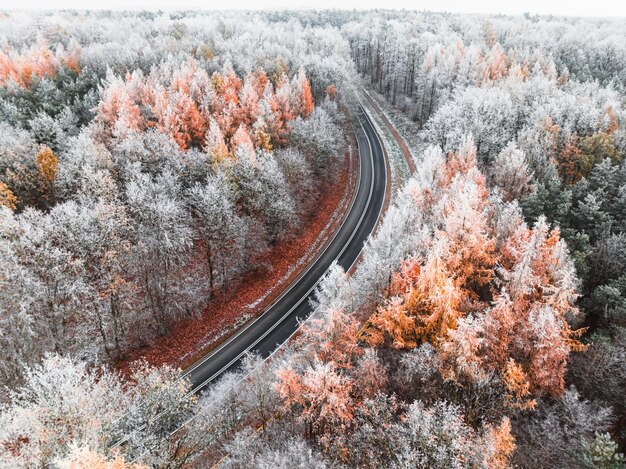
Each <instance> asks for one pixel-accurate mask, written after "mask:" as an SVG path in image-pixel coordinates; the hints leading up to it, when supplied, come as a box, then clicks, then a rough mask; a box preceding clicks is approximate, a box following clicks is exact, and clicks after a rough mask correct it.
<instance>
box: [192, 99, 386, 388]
mask: <svg viewBox="0 0 626 469" xmlns="http://www.w3.org/2000/svg"><path fill="white" fill-rule="evenodd" d="M359 120H360V122H361V128H360V129H357V132H356V137H357V143H358V146H359V160H360V171H359V173H360V178H359V184H358V187H357V192H356V195H355V196H354V199H353V201H352V206H351V207H350V210H349V213H348V215H347V216H346V218H345V220H344V222H343V224H342V225H341V227H340V228H339V230H338V231H337V232H336V233H335V236H334V238H333V239H332V240H331V242H330V243H328V244H327V245H326V247H325V249H324V251H323V252H322V254H320V255H319V256H318V258H317V259H316V260H315V261H314V262H313V263H312V264H311V265H310V266H309V268H308V269H307V270H306V271H305V273H304V274H302V275H301V276H300V277H299V279H298V280H297V281H296V282H295V283H293V284H292V285H291V286H290V287H289V288H288V289H287V290H286V291H285V292H284V293H283V294H282V296H281V297H280V298H279V299H278V300H276V302H274V303H273V304H272V305H271V306H270V307H269V308H268V309H267V310H266V311H265V312H264V313H263V314H262V315H261V316H260V317H259V318H257V319H256V320H254V321H253V322H251V323H250V324H249V325H248V326H246V327H245V328H244V329H242V330H241V331H239V332H238V333H237V334H236V335H234V336H233V337H231V338H230V339H229V340H228V341H226V342H225V343H224V344H222V345H221V346H220V347H218V348H217V349H215V350H214V351H212V352H211V353H209V354H208V355H206V356H205V357H203V358H202V359H200V360H199V361H198V362H197V363H196V364H195V365H193V366H192V367H190V368H189V369H187V370H186V371H185V373H184V375H183V377H188V378H189V379H190V380H191V382H192V384H193V392H198V391H200V390H202V389H204V388H205V387H206V386H207V385H209V384H210V383H211V382H213V381H214V380H215V379H217V378H218V377H219V376H221V375H222V374H223V373H225V372H227V371H230V370H233V369H236V368H237V367H238V366H239V365H240V364H241V360H242V358H243V357H244V355H245V354H246V353H248V352H251V351H252V352H256V353H258V354H260V355H261V356H263V357H266V356H268V355H269V354H271V353H272V352H273V351H274V350H276V348H277V347H278V346H280V344H282V343H283V342H285V341H286V340H287V339H288V338H289V337H291V335H292V334H293V333H294V332H295V331H296V330H297V329H298V325H299V320H301V319H304V318H306V317H308V316H309V314H311V312H312V311H313V308H312V303H311V300H312V299H313V297H314V294H315V293H314V292H315V288H316V287H317V285H318V283H319V282H320V280H321V279H322V278H323V277H324V274H325V273H326V271H327V270H328V268H329V267H330V266H331V264H332V263H333V262H334V261H337V263H338V264H339V265H340V266H341V267H343V269H344V270H346V271H347V270H349V269H350V267H351V266H352V265H353V264H354V262H355V261H356V260H357V258H358V257H359V255H360V253H361V249H362V248H363V245H364V243H365V241H366V240H367V238H368V236H369V235H370V233H371V232H372V230H373V229H374V227H375V226H376V222H377V221H378V218H379V216H380V213H381V210H382V207H383V203H384V199H385V192H386V188H387V170H386V165H385V156H384V152H383V148H382V144H381V142H380V139H379V138H378V135H377V134H376V132H375V130H374V127H373V125H372V123H371V122H370V120H369V116H367V113H366V112H364V111H363V108H360V112H359Z"/></svg>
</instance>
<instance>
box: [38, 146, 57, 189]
mask: <svg viewBox="0 0 626 469" xmlns="http://www.w3.org/2000/svg"><path fill="white" fill-rule="evenodd" d="M35 163H36V164H37V169H38V171H39V183H40V190H41V193H42V194H43V196H44V198H45V199H50V198H51V197H52V189H53V186H54V181H55V180H56V178H57V174H58V172H59V160H58V159H57V157H56V155H55V154H54V153H53V152H52V150H51V149H50V148H48V147H47V146H45V145H44V146H42V147H41V150H39V152H38V153H37V156H36V157H35Z"/></svg>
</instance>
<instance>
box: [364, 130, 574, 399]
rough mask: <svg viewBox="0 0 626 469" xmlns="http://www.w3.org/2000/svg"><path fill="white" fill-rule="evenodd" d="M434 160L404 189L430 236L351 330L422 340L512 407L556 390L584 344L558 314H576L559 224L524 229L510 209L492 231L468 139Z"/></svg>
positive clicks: (447, 372) (397, 344)
mask: <svg viewBox="0 0 626 469" xmlns="http://www.w3.org/2000/svg"><path fill="white" fill-rule="evenodd" d="M441 164H442V167H441V168H440V169H438V170H436V171H434V175H435V178H436V179H435V181H434V182H433V186H432V187H430V188H428V189H425V191H426V192H428V194H421V193H419V192H416V193H415V194H414V200H415V202H416V204H419V205H420V211H423V212H424V213H427V214H429V216H431V217H432V220H433V221H432V223H434V224H435V229H434V236H433V241H432V244H431V245H430V246H429V249H428V250H427V252H426V253H425V254H421V255H417V256H414V257H411V258H409V259H407V260H406V261H405V262H404V263H403V264H402V267H401V269H400V271H399V272H397V273H395V274H394V275H393V276H392V278H391V282H390V285H389V288H388V291H387V298H386V299H385V300H384V301H383V304H382V305H381V306H380V307H379V309H378V311H377V312H376V313H375V314H374V315H373V316H372V317H371V318H370V319H369V320H368V322H367V323H366V325H365V326H364V327H363V329H362V330H361V332H360V335H359V338H360V339H361V340H364V341H365V342H368V343H369V344H371V345H378V346H381V345H385V346H391V347H394V348H413V347H416V346H417V345H419V344H420V343H422V342H430V343H432V344H433V345H434V346H435V347H436V349H437V350H438V353H439V355H440V358H441V362H442V364H443V365H442V372H443V374H444V376H446V377H447V378H449V379H455V380H456V379H459V378H460V377H461V376H463V377H464V378H469V379H482V378H485V377H486V376H487V374H488V373H492V372H495V373H496V374H499V375H500V376H501V378H502V382H503V384H504V386H505V387H506V389H507V392H508V398H509V402H510V403H511V404H512V405H514V406H516V407H521V408H528V407H532V405H533V402H534V401H533V397H534V396H543V395H550V396H558V395H560V394H562V393H563V391H564V376H565V371H566V365H567V360H568V357H569V354H570V353H571V352H572V351H580V350H582V349H584V347H583V345H582V344H581V343H580V342H579V341H578V337H579V336H580V334H581V333H582V332H583V331H581V330H578V331H574V330H572V329H571V328H570V325H569V324H568V322H567V320H566V317H569V316H570V315H575V314H576V313H577V309H576V307H575V306H574V301H575V299H576V278H575V270H574V267H573V264H572V261H571V259H570V258H569V255H568V252H567V247H566V246H565V244H564V242H563V241H562V240H561V238H560V234H559V231H558V230H550V229H549V228H548V226H547V223H546V222H545V219H542V218H541V219H540V220H539V221H538V222H537V223H536V224H535V226H534V227H533V228H532V229H529V228H528V227H527V226H526V224H525V223H524V222H523V220H522V217H521V214H520V213H519V208H516V209H515V210H517V212H518V214H517V215H516V216H512V215H510V214H509V215H508V216H507V226H506V230H505V231H504V232H496V228H495V225H494V221H493V220H492V217H493V216H494V215H493V214H494V213H495V211H496V207H494V206H492V204H491V202H490V201H489V198H488V193H487V190H486V187H485V183H484V177H483V176H482V174H481V173H480V171H479V170H478V168H477V167H476V162H475V151H474V150H473V146H472V145H471V142H469V143H467V142H466V144H465V145H463V147H462V148H461V150H460V151H459V152H458V153H457V154H452V155H449V156H448V159H447V161H446V162H445V163H441ZM433 191H434V192H433Z"/></svg>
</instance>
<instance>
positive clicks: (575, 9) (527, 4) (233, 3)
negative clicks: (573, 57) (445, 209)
mask: <svg viewBox="0 0 626 469" xmlns="http://www.w3.org/2000/svg"><path fill="white" fill-rule="evenodd" d="M0 8H1V9H7V8H9V9H11V8H19V9H22V8H28V9H31V8H46V9H48V8H50V9H53V8H85V9H113V10H120V9H150V10H157V9H163V10H173V9H203V10H215V9H268V8H269V9H284V8H290V9H297V8H318V9H323V8H340V9H352V8H359V9H369V8H397V9H400V8H406V9H412V10H435V11H451V12H458V13H504V14H522V13H525V12H528V13H531V14H535V13H536V14H542V15H548V14H554V15H565V16H602V17H616V16H619V17H624V16H626V2H625V1H624V0H482V1H481V0H360V1H348V0H0Z"/></svg>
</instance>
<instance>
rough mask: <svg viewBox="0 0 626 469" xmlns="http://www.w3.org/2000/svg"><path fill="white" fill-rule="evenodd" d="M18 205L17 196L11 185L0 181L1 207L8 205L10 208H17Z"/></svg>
mask: <svg viewBox="0 0 626 469" xmlns="http://www.w3.org/2000/svg"><path fill="white" fill-rule="evenodd" d="M16 206H17V197H15V195H14V194H13V192H12V191H11V189H10V188H9V186H7V185H6V184H5V183H4V182H2V181H0V207H6V208H8V209H9V210H15V208H16Z"/></svg>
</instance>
